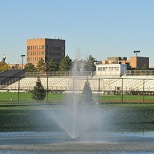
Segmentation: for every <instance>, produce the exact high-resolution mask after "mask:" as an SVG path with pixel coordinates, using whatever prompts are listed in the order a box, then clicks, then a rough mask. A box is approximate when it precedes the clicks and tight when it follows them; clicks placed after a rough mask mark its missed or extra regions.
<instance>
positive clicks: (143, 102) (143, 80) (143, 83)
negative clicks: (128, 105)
mask: <svg viewBox="0 0 154 154" xmlns="http://www.w3.org/2000/svg"><path fill="white" fill-rule="evenodd" d="M143 103H144V79H143Z"/></svg>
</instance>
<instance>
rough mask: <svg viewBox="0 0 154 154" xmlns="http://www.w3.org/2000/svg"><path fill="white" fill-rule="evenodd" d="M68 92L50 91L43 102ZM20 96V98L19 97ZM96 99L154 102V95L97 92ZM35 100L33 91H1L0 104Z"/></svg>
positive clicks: (103, 100) (56, 99)
mask: <svg viewBox="0 0 154 154" xmlns="http://www.w3.org/2000/svg"><path fill="white" fill-rule="evenodd" d="M67 96H68V94H62V93H48V95H47V96H46V98H45V100H44V101H43V102H48V103H50V102H64V101H65V100H66V98H67ZM18 98H19V99H18ZM94 99H95V100H96V101H98V102H150V103H154V96H142V95H123V96H122V95H101V94H95V95H94ZM31 102H35V100H33V99H32V94H31V93H23V92H20V93H17V92H15V93H11V92H4V93H0V105H1V104H18V103H20V104H25V103H31Z"/></svg>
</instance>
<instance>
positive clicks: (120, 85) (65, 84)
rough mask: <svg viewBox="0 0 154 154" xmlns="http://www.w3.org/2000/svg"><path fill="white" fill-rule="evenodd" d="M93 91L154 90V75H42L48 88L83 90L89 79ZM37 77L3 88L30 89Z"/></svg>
mask: <svg viewBox="0 0 154 154" xmlns="http://www.w3.org/2000/svg"><path fill="white" fill-rule="evenodd" d="M87 78H88V81H89V83H90V87H91V89H92V91H93V92H98V91H102V93H105V92H108V93H115V92H121V91H124V92H127V93H130V92H132V91H147V92H153V91H154V76H121V77H115V76H113V77H112V76H109V77H106V76H101V77H99V76H93V77H80V76H79V77H76V78H74V77H69V76H63V77H60V76H48V77H47V76H42V77H40V80H41V83H42V85H43V86H44V88H45V89H47V90H49V91H50V90H51V91H52V90H57V91H68V90H78V91H82V90H83V87H84V83H85V82H86V81H87ZM36 81H37V77H24V78H22V79H20V81H16V82H14V83H12V84H10V85H7V86H6V87H4V88H3V89H5V90H9V91H11V90H12V91H14V90H17V89H18V88H19V89H20V90H23V91H29V90H32V89H33V88H34V86H35V85H36Z"/></svg>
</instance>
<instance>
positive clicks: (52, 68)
mask: <svg viewBox="0 0 154 154" xmlns="http://www.w3.org/2000/svg"><path fill="white" fill-rule="evenodd" d="M45 70H46V72H52V71H57V64H56V62H55V60H54V59H53V58H51V59H50V60H49V62H48V63H47V64H46V69H45Z"/></svg>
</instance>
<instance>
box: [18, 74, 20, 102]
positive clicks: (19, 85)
mask: <svg viewBox="0 0 154 154" xmlns="http://www.w3.org/2000/svg"><path fill="white" fill-rule="evenodd" d="M19 93H20V77H19V78H18V105H19Z"/></svg>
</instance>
